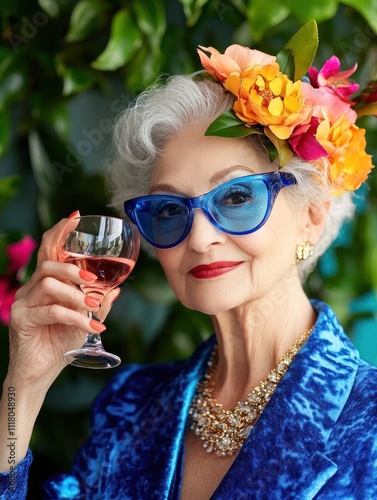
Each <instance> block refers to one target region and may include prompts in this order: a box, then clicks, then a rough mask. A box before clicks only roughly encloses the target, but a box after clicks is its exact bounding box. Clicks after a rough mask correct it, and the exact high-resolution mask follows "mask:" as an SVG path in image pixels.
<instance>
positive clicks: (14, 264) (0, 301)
mask: <svg viewBox="0 0 377 500" xmlns="http://www.w3.org/2000/svg"><path fill="white" fill-rule="evenodd" d="M36 246H37V242H36V241H34V240H33V238H31V237H30V236H28V235H26V236H24V238H22V240H20V241H16V242H15V243H10V244H9V245H8V246H7V247H6V254H7V256H8V259H9V262H8V269H7V272H6V274H5V275H3V276H0V323H2V324H3V325H8V324H9V315H10V308H11V305H12V304H13V302H14V299H15V295H16V292H17V290H18V289H19V288H20V286H21V280H22V279H23V273H24V270H25V268H26V266H27V265H28V263H29V261H30V258H31V256H32V253H33V252H34V250H35V248H36Z"/></svg>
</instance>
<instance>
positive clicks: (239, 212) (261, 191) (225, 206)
mask: <svg viewBox="0 0 377 500" xmlns="http://www.w3.org/2000/svg"><path fill="white" fill-rule="evenodd" d="M268 206H269V189H268V187H267V185H266V184H265V183H264V182H263V180H262V179H257V178H253V179H252V180H250V179H248V178H247V177H245V178H240V179H237V180H236V182H232V181H231V182H228V183H226V184H225V185H224V186H220V187H219V188H218V189H216V190H215V191H214V192H213V194H212V196H211V197H210V199H209V200H208V210H209V212H210V214H211V216H212V217H213V218H214V219H215V221H216V222H217V223H218V225H219V226H220V227H221V228H222V229H224V230H225V231H227V232H229V233H233V234H242V233H250V232H252V231H253V230H254V229H256V228H257V227H258V226H259V225H260V224H261V223H262V221H263V220H264V218H265V216H266V213H267V210H268Z"/></svg>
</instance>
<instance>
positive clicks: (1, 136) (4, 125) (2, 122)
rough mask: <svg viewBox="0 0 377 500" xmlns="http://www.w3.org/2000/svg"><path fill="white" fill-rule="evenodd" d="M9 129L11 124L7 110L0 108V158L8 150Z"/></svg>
mask: <svg viewBox="0 0 377 500" xmlns="http://www.w3.org/2000/svg"><path fill="white" fill-rule="evenodd" d="M10 128H11V123H10V118H9V113H8V110H6V109H4V108H0V156H3V154H4V153H5V151H6V150H7V148H8V144H9V135H10Z"/></svg>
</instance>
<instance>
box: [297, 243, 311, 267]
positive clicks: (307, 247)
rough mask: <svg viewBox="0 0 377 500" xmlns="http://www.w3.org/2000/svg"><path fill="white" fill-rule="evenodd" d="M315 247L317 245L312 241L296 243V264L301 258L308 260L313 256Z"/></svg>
mask: <svg viewBox="0 0 377 500" xmlns="http://www.w3.org/2000/svg"><path fill="white" fill-rule="evenodd" d="M314 248H315V246H314V245H313V243H312V242H311V241H307V242H306V243H298V244H297V245H296V264H298V263H299V262H300V261H301V260H306V259H308V258H309V257H311V256H312V255H313V253H314Z"/></svg>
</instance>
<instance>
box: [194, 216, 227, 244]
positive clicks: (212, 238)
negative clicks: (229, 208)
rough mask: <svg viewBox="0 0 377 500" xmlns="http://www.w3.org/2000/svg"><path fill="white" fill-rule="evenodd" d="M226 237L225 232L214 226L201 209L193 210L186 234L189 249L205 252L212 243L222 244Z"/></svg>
mask: <svg viewBox="0 0 377 500" xmlns="http://www.w3.org/2000/svg"><path fill="white" fill-rule="evenodd" d="M226 238H227V235H226V233H224V232H223V231H221V230H220V229H218V228H217V227H216V226H214V225H213V224H212V222H211V221H210V220H208V218H207V217H206V215H205V213H204V212H203V210H201V209H195V210H194V220H193V221H192V226H191V230H190V232H189V234H188V235H187V244H188V247H189V248H190V249H191V250H194V251H195V252H199V253H203V252H206V251H207V250H208V249H209V248H210V247H211V246H212V245H219V244H223V243H224V242H225V241H226Z"/></svg>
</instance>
